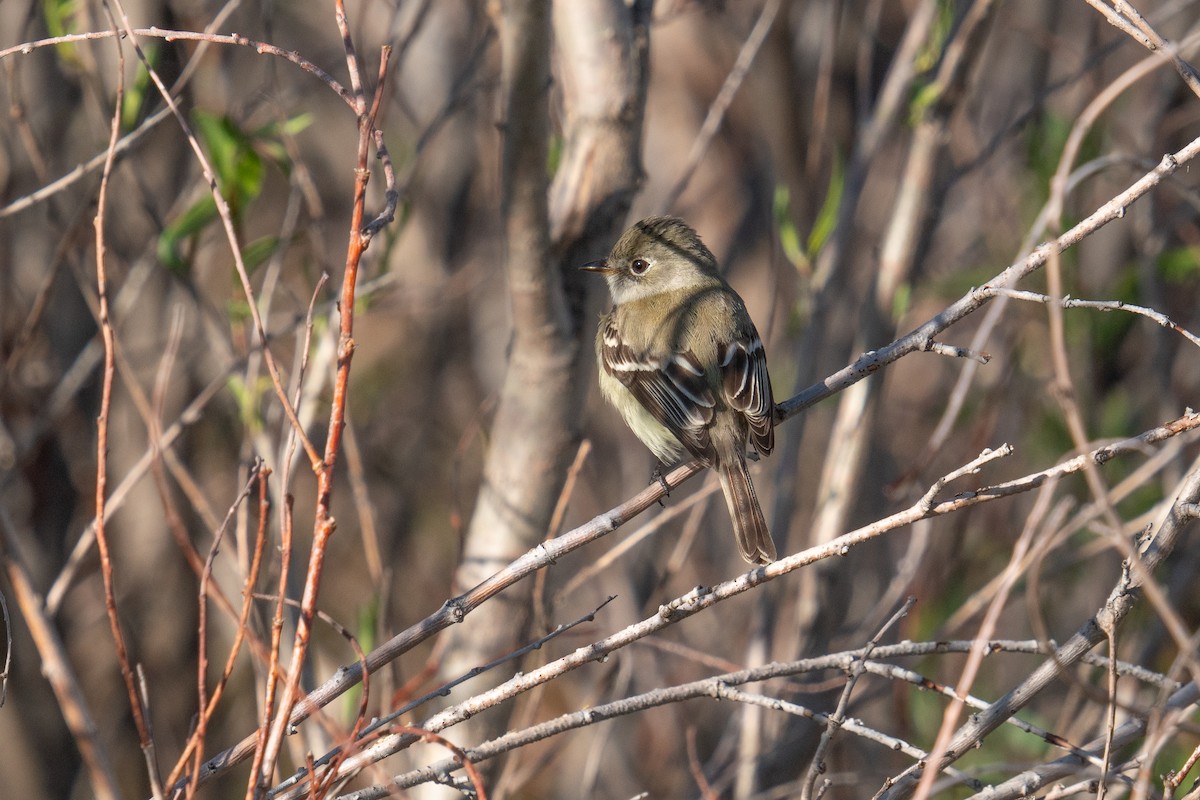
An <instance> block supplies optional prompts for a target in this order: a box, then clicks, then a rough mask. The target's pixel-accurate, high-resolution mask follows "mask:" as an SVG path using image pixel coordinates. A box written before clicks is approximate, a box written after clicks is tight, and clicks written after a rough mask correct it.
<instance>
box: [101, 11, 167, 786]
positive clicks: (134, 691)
mask: <svg viewBox="0 0 1200 800" xmlns="http://www.w3.org/2000/svg"><path fill="white" fill-rule="evenodd" d="M107 8H108V7H107V6H105V10H106V11H107ZM110 18H111V17H110ZM113 25H114V29H115V27H116V23H115V21H114V23H113ZM114 42H115V43H116V47H117V63H118V69H117V75H118V77H117V94H116V103H115V108H114V111H113V115H112V122H111V123H110V126H109V140H108V151H107V153H108V155H107V157H106V158H105V160H104V169H103V171H102V173H101V178H100V191H99V194H98V196H97V200H96V205H97V208H96V218H95V222H94V225H95V231H96V293H97V295H98V297H99V304H100V308H99V315H100V334H101V337H102V339H103V341H104V372H103V377H102V381H101V386H100V413H99V414H98V415H97V417H96V494H95V498H96V547H97V550H98V551H99V554H100V575H101V577H102V579H103V582H104V610H105V613H106V614H107V616H108V625H109V629H110V631H111V633H112V637H113V645H114V648H115V650H116V656H117V664H118V666H119V668H120V671H121V679H122V681H123V682H124V684H125V692H126V694H127V695H128V698H129V710H130V713H131V714H132V716H133V723H134V726H135V727H136V729H137V732H138V743H139V745H140V747H141V748H142V753H143V754H144V755H145V757H146V759H147V764H146V767H147V773H148V775H149V777H150V786H151V789H152V791H153V795H154V797H155V798H159V797H162V784H161V776H160V775H159V774H158V768H157V765H156V764H155V763H154V761H153V758H152V757H151V751H152V742H151V738H150V728H149V725H148V724H147V722H146V718H145V715H144V713H143V708H142V702H141V699H140V698H139V696H138V688H137V681H136V678H135V677H134V671H133V666H132V664H131V662H130V660H129V651H128V648H127V647H126V644H125V635H124V633H123V632H122V630H121V619H120V616H119V614H118V613H117V598H116V588H115V581H114V577H113V563H112V553H111V552H110V550H109V543H108V531H107V529H106V527H105V524H104V506H105V503H106V502H107V499H108V413H109V410H110V408H111V406H112V385H113V379H114V377H115V374H116V347H115V344H114V342H113V328H112V321H111V320H110V319H109V316H108V274H107V271H106V269H105V263H104V254H105V238H104V212H105V209H106V208H107V203H108V179H109V177H110V176H111V175H112V166H113V161H114V160H115V158H116V155H115V151H114V148H115V147H116V143H117V136H118V134H119V132H120V126H121V103H122V101H123V99H124V96H125V51H124V48H123V47H122V46H121V40H120V39H119V38H118V39H114Z"/></svg>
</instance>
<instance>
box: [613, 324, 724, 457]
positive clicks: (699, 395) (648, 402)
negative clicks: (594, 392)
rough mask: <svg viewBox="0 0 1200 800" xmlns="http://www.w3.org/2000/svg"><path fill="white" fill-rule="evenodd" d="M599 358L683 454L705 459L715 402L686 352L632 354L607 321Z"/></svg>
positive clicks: (702, 370)
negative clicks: (660, 354)
mask: <svg viewBox="0 0 1200 800" xmlns="http://www.w3.org/2000/svg"><path fill="white" fill-rule="evenodd" d="M600 360H601V364H602V365H603V366H604V369H605V370H606V371H607V372H608V373H609V374H610V375H612V376H613V377H615V378H616V379H617V380H619V381H620V382H621V384H622V385H624V386H625V388H626V389H628V390H629V391H630V392H631V393H632V394H633V396H634V397H635V398H637V401H638V402H639V403H641V404H642V407H643V408H645V409H646V410H647V411H649V412H650V414H651V416H653V417H654V418H655V419H656V420H658V421H659V422H660V423H662V425H663V426H664V427H666V428H667V430H669V431H670V432H671V433H672V434H674V436H675V438H676V439H678V440H679V442H680V444H682V445H683V446H684V447H685V448H686V449H687V451H688V452H689V453H691V454H692V455H693V456H695V457H697V458H701V459H705V460H710V459H711V453H710V449H711V442H710V440H709V435H708V426H709V425H710V424H711V423H712V420H713V414H714V413H715V410H716V399H715V398H714V397H713V393H712V390H711V389H710V388H709V386H708V383H707V381H705V379H704V368H703V367H702V366H701V365H700V362H699V361H698V360H697V359H696V357H695V356H694V355H693V354H692V353H690V352H686V351H685V352H676V353H671V354H670V355H668V356H652V355H650V354H648V353H636V352H634V351H633V349H632V348H630V347H629V345H628V344H626V343H625V342H623V341H622V340H621V337H620V336H619V335H618V334H617V330H616V328H615V327H614V326H613V324H612V322H611V321H610V322H608V323H607V324H606V325H605V327H604V333H603V336H602V340H601V346H600Z"/></svg>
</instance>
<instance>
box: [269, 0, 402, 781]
mask: <svg viewBox="0 0 1200 800" xmlns="http://www.w3.org/2000/svg"><path fill="white" fill-rule="evenodd" d="M335 7H336V14H335V16H336V18H337V22H338V28H339V30H340V31H341V32H342V39H343V43H344V45H345V46H346V62H347V65H348V66H349V69H350V74H351V79H352V82H353V83H354V86H355V95H356V102H355V108H356V110H357V112H358V155H357V162H356V163H357V166H356V168H355V181H354V198H353V204H352V207H351V220H350V235H349V242H348V243H347V247H346V267H345V271H344V273H343V275H342V290H341V301H340V303H339V306H338V309H339V312H340V313H339V317H340V328H339V333H338V359H337V374H336V376H335V378H334V387H333V401H332V403H331V408H330V415H329V431H328V434H327V437H326V440H325V452H324V455H323V457H321V458H320V461H319V464H318V463H316V462H314V465H313V466H314V471H315V472H316V473H317V508H316V516H315V520H314V523H313V542H312V546H311V549H310V550H309V560H308V570H307V572H306V574H305V579H304V590H303V593H302V595H301V600H300V616H299V619H298V620H297V625H296V634H295V638H294V640H293V644H292V656H291V663H290V666H289V672H288V678H287V683H286V684H285V685H284V690H283V694H282V695H281V696H280V701H279V707H278V709H276V711H275V716H274V719H273V721H272V724H271V728H270V732H269V734H268V735H267V738H266V742H265V744H264V746H263V755H262V762H261V764H260V765H259V767H258V770H257V772H256V775H257V786H256V791H255V794H258V793H259V792H261V791H262V790H264V789H265V788H266V786H267V785H268V784H269V782H270V778H271V775H272V774H273V773H274V770H275V764H276V761H277V760H278V758H279V751H280V748H281V747H282V745H283V739H284V735H285V734H286V732H287V728H288V725H289V720H290V718H291V716H292V710H293V708H294V707H295V704H296V701H297V699H298V697H299V694H300V676H301V674H302V672H303V667H304V661H305V656H306V654H307V651H308V645H309V637H310V636H311V631H312V623H313V619H314V617H315V616H316V612H317V596H318V593H319V590H320V585H321V575H322V573H323V571H324V565H325V555H326V548H327V546H328V544H329V540H330V538H331V537H332V536H333V533H334V531H335V530H336V528H337V522H336V520H335V519H334V517H333V513H332V506H331V504H332V496H333V476H334V466H335V465H336V463H337V456H338V452H339V450H340V447H341V440H342V429H343V427H344V426H345V424H346V398H347V392H348V389H349V382H350V363H351V361H352V360H353V357H354V349H355V342H354V336H353V334H354V304H355V301H356V298H355V290H356V287H357V283H358V268H359V264H360V263H361V261H362V256H363V253H364V252H365V251H366V248H367V246H368V244H369V239H368V238H367V237H365V236H364V235H363V217H364V213H365V208H366V195H367V183H368V181H369V180H370V177H371V171H370V169H369V168H368V165H367V159H368V157H369V154H370V148H371V142H372V138H373V132H374V121H375V114H376V113H377V112H378V110H379V98H380V97H381V96H382V94H383V88H384V87H383V85H382V84H380V85H379V86H377V87H376V89H375V92H376V94H375V101H374V102H373V103H372V105H371V106H370V108H369V109H368V107H367V104H366V101H365V98H364V96H363V94H362V86H361V83H360V79H359V77H358V57H357V55H356V54H355V51H354V48H353V43H352V42H351V39H350V33H349V27H348V23H347V21H346V14H345V7H344V5H343V3H342V0H337V3H336V4H335ZM390 53H391V48H389V47H384V48H383V50H382V52H381V55H380V58H381V66H380V76H381V77H382V76H384V75H386V72H387V61H388V58H389V55H390ZM266 352H268V351H267V350H266V349H265V348H264V354H265V353H266ZM271 363H272V362H270V361H267V365H268V367H270V366H271ZM281 399H282V400H283V402H284V403H285V404H287V406H286V407H287V409H289V410H290V409H291V404H290V403H287V398H286V396H285V397H282V398H281ZM290 413H291V414H292V415H294V413H295V412H294V411H291V412H290ZM300 438H301V441H302V442H304V443H306V447H307V448H311V445H310V444H307V439H306V438H304V437H303V435H302V434H300ZM310 457H315V451H314V452H312V453H310Z"/></svg>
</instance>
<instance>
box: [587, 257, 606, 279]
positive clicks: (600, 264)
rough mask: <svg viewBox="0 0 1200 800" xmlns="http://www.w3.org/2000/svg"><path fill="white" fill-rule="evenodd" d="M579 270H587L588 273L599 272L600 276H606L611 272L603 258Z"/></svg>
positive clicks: (590, 262)
mask: <svg viewBox="0 0 1200 800" xmlns="http://www.w3.org/2000/svg"><path fill="white" fill-rule="evenodd" d="M580 269H582V270H587V271H588V272H599V273H600V274H601V275H607V274H608V273H610V272H612V267H610V266H609V265H608V261H606V260H605V259H603V258H602V259H600V260H599V261H589V262H588V263H586V264H584V265H583V266H582V267H580Z"/></svg>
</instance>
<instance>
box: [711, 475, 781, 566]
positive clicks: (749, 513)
mask: <svg viewBox="0 0 1200 800" xmlns="http://www.w3.org/2000/svg"><path fill="white" fill-rule="evenodd" d="M717 474H718V475H720V477H721V490H722V491H723V492H724V493H725V502H726V504H728V506H729V516H730V518H731V519H732V520H733V533H734V535H735V536H736V537H737V545H738V550H740V551H741V553H742V558H744V559H746V560H747V561H749V562H750V563H751V564H769V563H771V562H772V561H774V560H775V542H774V541H772V539H771V532H770V531H769V530H767V521H766V520H765V519H763V513H762V509H761V508H760V507H759V505H758V495H756V494H755V493H754V484H753V483H751V482H750V473H749V472H747V471H746V459H745V458H744V457H742V456H741V454H738V455H737V456H735V457H733V458H726V459H723V460H722V462H721V463H720V464H719V465H718V467H717Z"/></svg>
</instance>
